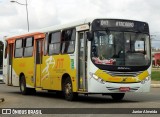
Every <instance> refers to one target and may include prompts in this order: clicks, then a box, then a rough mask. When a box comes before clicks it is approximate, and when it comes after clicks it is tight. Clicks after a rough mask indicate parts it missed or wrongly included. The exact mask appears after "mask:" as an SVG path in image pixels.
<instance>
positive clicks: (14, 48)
mask: <svg viewBox="0 0 160 117" xmlns="http://www.w3.org/2000/svg"><path fill="white" fill-rule="evenodd" d="M23 39H24V38H18V39H15V46H14V58H22V57H23V51H24V49H23ZM18 40H22V45H21V48H16V42H17V41H18ZM16 49H22V56H20V57H17V56H16Z"/></svg>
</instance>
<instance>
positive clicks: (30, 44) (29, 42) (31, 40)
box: [25, 37, 33, 47]
mask: <svg viewBox="0 0 160 117" xmlns="http://www.w3.org/2000/svg"><path fill="white" fill-rule="evenodd" d="M30 46H33V38H32V37H29V38H27V39H26V46H25V47H30Z"/></svg>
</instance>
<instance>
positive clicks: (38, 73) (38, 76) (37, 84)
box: [34, 39, 43, 88]
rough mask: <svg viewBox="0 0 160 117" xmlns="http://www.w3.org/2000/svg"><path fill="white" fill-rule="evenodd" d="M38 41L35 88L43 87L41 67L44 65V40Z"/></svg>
mask: <svg viewBox="0 0 160 117" xmlns="http://www.w3.org/2000/svg"><path fill="white" fill-rule="evenodd" d="M35 41H36V51H35V72H34V73H35V75H34V76H35V87H37V88H40V87H41V67H42V66H41V65H42V55H43V52H42V46H43V39H38V40H35Z"/></svg>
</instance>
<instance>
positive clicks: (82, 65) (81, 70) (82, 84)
mask: <svg viewBox="0 0 160 117" xmlns="http://www.w3.org/2000/svg"><path fill="white" fill-rule="evenodd" d="M87 49H88V47H87V40H86V32H85V31H82V32H79V33H78V69H77V70H78V71H77V76H78V89H79V90H83V91H86V90H87V89H86V88H87V74H86V73H87Z"/></svg>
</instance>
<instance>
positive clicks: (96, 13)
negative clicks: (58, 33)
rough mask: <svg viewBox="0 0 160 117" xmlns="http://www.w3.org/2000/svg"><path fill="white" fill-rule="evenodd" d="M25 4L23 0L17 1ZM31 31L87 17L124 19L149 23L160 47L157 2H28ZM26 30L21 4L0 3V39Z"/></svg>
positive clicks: (3, 0) (159, 6)
mask: <svg viewBox="0 0 160 117" xmlns="http://www.w3.org/2000/svg"><path fill="white" fill-rule="evenodd" d="M17 1H18V2H20V3H24V4H25V0H17ZM27 1H28V12H29V23H30V24H29V25H30V30H35V29H40V28H44V27H48V26H53V25H57V24H64V23H68V22H72V21H76V20H79V19H84V18H86V17H106V18H123V19H133V20H139V21H145V22H148V23H149V26H150V34H151V35H153V36H152V37H153V38H154V40H157V41H153V42H152V43H153V45H154V47H159V48H160V41H159V40H160V0H27ZM26 31H27V19H26V9H25V6H24V5H19V4H17V3H11V2H10V0H0V39H2V38H3V37H4V36H9V35H14V34H17V33H21V32H26Z"/></svg>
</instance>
